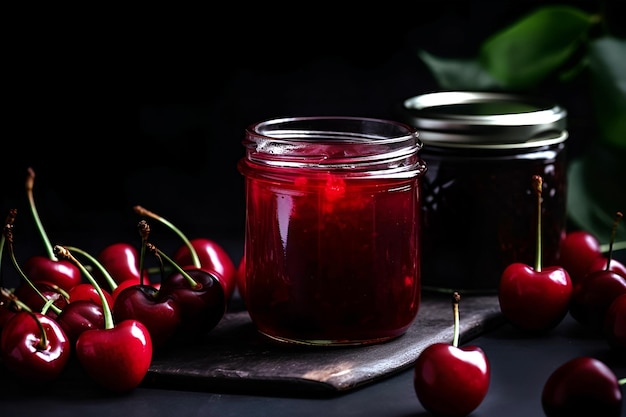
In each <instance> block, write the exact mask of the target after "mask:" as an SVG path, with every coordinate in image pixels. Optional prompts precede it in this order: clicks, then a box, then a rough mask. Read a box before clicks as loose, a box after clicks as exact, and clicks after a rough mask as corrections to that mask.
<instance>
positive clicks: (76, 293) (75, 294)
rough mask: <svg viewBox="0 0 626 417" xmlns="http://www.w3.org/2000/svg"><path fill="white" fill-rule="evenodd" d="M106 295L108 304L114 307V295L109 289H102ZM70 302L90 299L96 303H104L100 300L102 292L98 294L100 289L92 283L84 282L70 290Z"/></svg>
mask: <svg viewBox="0 0 626 417" xmlns="http://www.w3.org/2000/svg"><path fill="white" fill-rule="evenodd" d="M102 292H103V294H104V297H105V298H106V301H107V304H108V305H109V307H113V297H112V296H111V294H109V292H108V291H105V290H102ZM69 296H70V299H69V302H70V304H71V303H73V302H75V301H78V300H89V301H92V302H94V303H96V304H102V303H101V302H100V294H98V290H97V289H96V287H94V286H93V285H92V284H90V283H87V282H83V283H81V284H78V285H76V286H75V287H74V288H72V289H71V290H70V292H69Z"/></svg>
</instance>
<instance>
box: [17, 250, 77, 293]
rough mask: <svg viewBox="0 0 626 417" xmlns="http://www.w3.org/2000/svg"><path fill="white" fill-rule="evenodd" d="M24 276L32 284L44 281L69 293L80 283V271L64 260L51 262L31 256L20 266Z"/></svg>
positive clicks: (47, 259)
mask: <svg viewBox="0 0 626 417" xmlns="http://www.w3.org/2000/svg"><path fill="white" fill-rule="evenodd" d="M22 270H23V271H24V274H26V276H28V277H29V278H30V280H31V281H32V282H38V281H45V282H48V283H50V284H54V285H56V286H58V287H59V288H62V289H64V290H65V291H69V290H70V289H72V287H74V286H76V285H78V284H80V283H81V281H82V276H81V274H80V270H79V269H78V268H77V267H76V266H75V265H73V264H72V263H70V262H67V261H65V260H52V259H50V258H46V257H45V256H31V257H30V258H28V259H26V261H25V262H24V264H23V265H22Z"/></svg>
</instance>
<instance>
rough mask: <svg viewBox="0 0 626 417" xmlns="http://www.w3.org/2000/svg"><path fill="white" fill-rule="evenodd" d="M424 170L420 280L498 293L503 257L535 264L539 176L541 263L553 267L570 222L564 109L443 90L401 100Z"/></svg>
mask: <svg viewBox="0 0 626 417" xmlns="http://www.w3.org/2000/svg"><path fill="white" fill-rule="evenodd" d="M402 107H403V108H402V109H401V111H402V114H403V117H402V118H401V120H403V121H405V122H406V123H409V124H411V125H412V126H414V127H416V128H417V129H418V131H419V134H420V139H421V140H422V142H423V144H424V148H423V150H422V152H421V154H422V157H423V158H424V160H425V161H426V162H427V163H428V172H427V173H426V175H425V176H424V178H423V182H422V186H423V189H422V204H421V210H422V251H421V256H422V259H421V265H422V287H423V289H424V290H425V291H436V292H440V291H443V292H447V291H461V292H464V293H472V292H474V293H494V292H497V288H498V284H499V280H500V276H501V274H502V272H503V270H504V268H506V266H507V265H509V264H510V263H513V262H523V263H526V264H528V265H531V266H534V265H535V259H536V250H537V229H538V219H537V197H536V193H535V192H533V191H532V176H533V175H540V176H541V177H542V178H543V189H542V195H541V198H542V207H541V232H542V235H541V236H542V238H541V241H542V243H541V246H542V248H541V253H542V265H543V266H548V265H556V264H557V262H558V255H559V247H560V241H561V238H562V237H563V235H564V233H565V227H566V178H567V177H566V155H565V150H566V146H565V145H566V139H567V137H568V134H567V131H566V130H565V126H566V111H565V110H564V109H563V108H562V107H560V106H558V105H554V104H552V103H546V102H543V101H541V100H538V99H536V98H529V97H522V96H515V95H508V94H503V93H476V92H454V91H451V92H438V93H430V94H424V95H421V96H416V97H413V98H410V99H407V100H405V101H404V103H403V105H402Z"/></svg>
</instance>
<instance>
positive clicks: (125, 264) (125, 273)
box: [95, 242, 148, 284]
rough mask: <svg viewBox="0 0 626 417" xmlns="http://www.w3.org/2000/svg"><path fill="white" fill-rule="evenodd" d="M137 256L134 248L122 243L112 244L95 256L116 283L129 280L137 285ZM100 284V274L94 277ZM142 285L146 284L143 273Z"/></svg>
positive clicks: (146, 276) (138, 277) (145, 275)
mask: <svg viewBox="0 0 626 417" xmlns="http://www.w3.org/2000/svg"><path fill="white" fill-rule="evenodd" d="M138 258H139V255H138V253H137V249H135V247H134V246H132V245H131V244H128V243H124V242H118V243H113V244H111V245H108V246H107V247H105V248H104V249H103V250H102V251H100V253H99V254H98V256H97V259H98V260H99V261H100V263H101V264H102V265H103V266H104V267H105V268H106V270H107V271H108V272H109V273H110V274H111V276H112V277H113V279H114V280H115V282H116V283H118V284H120V283H122V282H124V281H127V280H131V281H133V282H135V283H139V281H140V278H141V275H140V274H139V261H138ZM95 276H96V278H97V279H98V282H102V278H101V276H100V274H97V275H95ZM143 278H144V280H145V281H144V283H147V282H148V273H147V272H146V271H144V277H143Z"/></svg>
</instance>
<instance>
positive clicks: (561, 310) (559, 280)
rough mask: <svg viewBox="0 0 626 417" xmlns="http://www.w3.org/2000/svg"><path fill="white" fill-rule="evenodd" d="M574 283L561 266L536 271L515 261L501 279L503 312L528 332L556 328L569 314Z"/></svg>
mask: <svg viewBox="0 0 626 417" xmlns="http://www.w3.org/2000/svg"><path fill="white" fill-rule="evenodd" d="M572 291H573V289H572V283H571V280H570V278H569V275H568V274H567V272H566V271H565V270H564V269H563V268H561V267H551V268H544V269H543V270H541V271H536V270H534V269H533V268H532V267H530V266H528V265H526V264H522V263H513V264H511V265H509V266H508V267H506V269H505V270H504V272H503V273H502V277H501V278H500V285H499V289H498V300H499V303H500V310H501V311H502V314H503V315H504V316H505V317H506V318H507V319H508V320H509V322H511V324H513V325H514V326H516V327H518V328H521V329H524V330H528V331H545V330H550V329H552V328H554V327H556V326H557V325H558V324H559V323H560V322H561V321H562V320H563V318H564V317H565V316H566V315H567V312H568V308H569V303H570V299H571V296H572Z"/></svg>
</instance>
